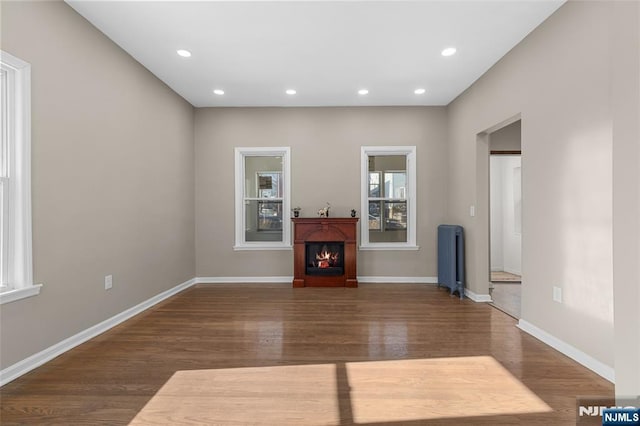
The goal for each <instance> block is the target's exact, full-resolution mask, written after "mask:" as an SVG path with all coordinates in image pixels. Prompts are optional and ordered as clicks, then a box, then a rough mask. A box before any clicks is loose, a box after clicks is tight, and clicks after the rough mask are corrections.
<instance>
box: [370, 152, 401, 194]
mask: <svg viewBox="0 0 640 426" xmlns="http://www.w3.org/2000/svg"><path fill="white" fill-rule="evenodd" d="M406 174H407V157H406V156H405V155H370V156H369V197H380V198H402V199H404V198H405V192H406V190H405V189H404V188H406ZM380 175H382V176H384V185H383V186H382V188H381V187H380V184H381V183H382V182H380ZM374 176H377V177H374ZM372 179H374V180H373V181H372ZM374 184H375V185H377V188H376V189H377V194H378V195H372V193H371V190H372V187H371V186H372V185H374ZM380 192H382V193H380Z"/></svg>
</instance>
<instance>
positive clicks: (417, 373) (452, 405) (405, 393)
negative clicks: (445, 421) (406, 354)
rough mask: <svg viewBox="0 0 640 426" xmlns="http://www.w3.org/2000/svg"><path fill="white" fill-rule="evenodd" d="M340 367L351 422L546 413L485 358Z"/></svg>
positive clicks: (542, 405)
mask: <svg viewBox="0 0 640 426" xmlns="http://www.w3.org/2000/svg"><path fill="white" fill-rule="evenodd" d="M346 368H347V375H348V378H349V383H350V385H351V405H352V411H353V418H354V421H355V422H356V423H375V422H392V421H393V422H397V421H409V420H426V419H438V418H452V417H461V418H462V417H469V416H474V417H475V416H489V415H507V414H524V413H541V412H548V411H551V408H550V407H549V406H548V405H547V404H545V403H544V401H542V400H541V399H540V398H538V397H537V396H536V395H535V394H534V393H533V392H531V391H530V390H529V389H528V388H527V387H526V386H524V385H523V384H522V383H521V382H520V381H519V380H518V379H516V378H515V377H514V376H513V375H512V374H511V373H509V372H508V371H507V370H506V369H505V368H504V367H503V366H502V365H500V363H499V362H498V361H496V360H495V359H494V358H493V357H490V356H477V357H461V358H438V359H416V360H398V361H376V362H354V363H347V367H346Z"/></svg>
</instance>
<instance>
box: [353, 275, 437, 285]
mask: <svg viewBox="0 0 640 426" xmlns="http://www.w3.org/2000/svg"><path fill="white" fill-rule="evenodd" d="M358 283H363V284H366V283H390V284H403V283H411V284H438V277H378V276H359V277H358Z"/></svg>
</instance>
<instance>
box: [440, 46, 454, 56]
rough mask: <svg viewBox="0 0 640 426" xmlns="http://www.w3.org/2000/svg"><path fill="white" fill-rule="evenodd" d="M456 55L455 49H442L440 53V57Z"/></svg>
mask: <svg viewBox="0 0 640 426" xmlns="http://www.w3.org/2000/svg"><path fill="white" fill-rule="evenodd" d="M455 54H456V48H455V47H447V48H446V49H444V50H443V51H442V56H451V55H455Z"/></svg>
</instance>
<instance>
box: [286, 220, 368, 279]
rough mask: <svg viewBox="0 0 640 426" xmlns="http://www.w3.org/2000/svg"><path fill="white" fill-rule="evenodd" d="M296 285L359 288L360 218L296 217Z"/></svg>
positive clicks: (294, 267) (294, 273)
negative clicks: (357, 238) (357, 245)
mask: <svg viewBox="0 0 640 426" xmlns="http://www.w3.org/2000/svg"><path fill="white" fill-rule="evenodd" d="M292 221H293V223H294V225H295V228H294V245H293V255H294V259H293V286H294V287H357V286H358V280H357V278H356V271H357V268H356V224H357V222H358V219H357V218H346V217H345V218H340V217H339V218H328V217H320V218H293V219H292Z"/></svg>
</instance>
